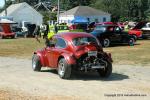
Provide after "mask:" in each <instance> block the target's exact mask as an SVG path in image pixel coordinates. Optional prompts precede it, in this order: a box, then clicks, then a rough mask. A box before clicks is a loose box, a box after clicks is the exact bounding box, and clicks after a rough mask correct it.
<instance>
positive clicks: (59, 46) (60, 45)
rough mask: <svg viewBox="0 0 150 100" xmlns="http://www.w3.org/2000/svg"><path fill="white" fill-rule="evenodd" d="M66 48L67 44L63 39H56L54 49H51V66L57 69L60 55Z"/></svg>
mask: <svg viewBox="0 0 150 100" xmlns="http://www.w3.org/2000/svg"><path fill="white" fill-rule="evenodd" d="M66 47H67V42H66V41H65V39H64V38H61V37H58V38H57V42H56V44H55V47H54V48H53V66H54V67H57V64H58V58H59V57H60V56H61V54H62V53H65V51H66V50H65V48H66Z"/></svg>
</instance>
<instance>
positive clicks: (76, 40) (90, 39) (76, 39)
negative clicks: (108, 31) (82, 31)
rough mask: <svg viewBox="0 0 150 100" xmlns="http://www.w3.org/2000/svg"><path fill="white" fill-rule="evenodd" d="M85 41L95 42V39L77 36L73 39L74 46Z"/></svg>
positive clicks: (85, 42)
mask: <svg viewBox="0 0 150 100" xmlns="http://www.w3.org/2000/svg"><path fill="white" fill-rule="evenodd" d="M87 43H95V44H98V43H97V40H96V39H95V38H93V37H78V38H74V39H73V44H74V45H75V46H80V45H85V44H87Z"/></svg>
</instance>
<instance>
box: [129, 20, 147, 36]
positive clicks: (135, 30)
mask: <svg viewBox="0 0 150 100" xmlns="http://www.w3.org/2000/svg"><path fill="white" fill-rule="evenodd" d="M145 25H146V22H139V23H138V24H136V25H135V26H134V27H133V28H132V29H130V30H129V31H128V33H129V34H130V35H133V36H134V37H135V38H137V39H138V38H141V37H142V36H143V31H142V30H141V29H142V27H144V26H145Z"/></svg>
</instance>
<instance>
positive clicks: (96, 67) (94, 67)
mask: <svg viewBox="0 0 150 100" xmlns="http://www.w3.org/2000/svg"><path fill="white" fill-rule="evenodd" d="M92 68H93V69H99V68H105V67H104V66H92Z"/></svg>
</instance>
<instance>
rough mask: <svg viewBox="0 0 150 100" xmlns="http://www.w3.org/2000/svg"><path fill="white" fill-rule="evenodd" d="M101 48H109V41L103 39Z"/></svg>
mask: <svg viewBox="0 0 150 100" xmlns="http://www.w3.org/2000/svg"><path fill="white" fill-rule="evenodd" d="M103 46H104V47H109V46H110V40H109V39H108V38H105V39H104V40H103Z"/></svg>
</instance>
